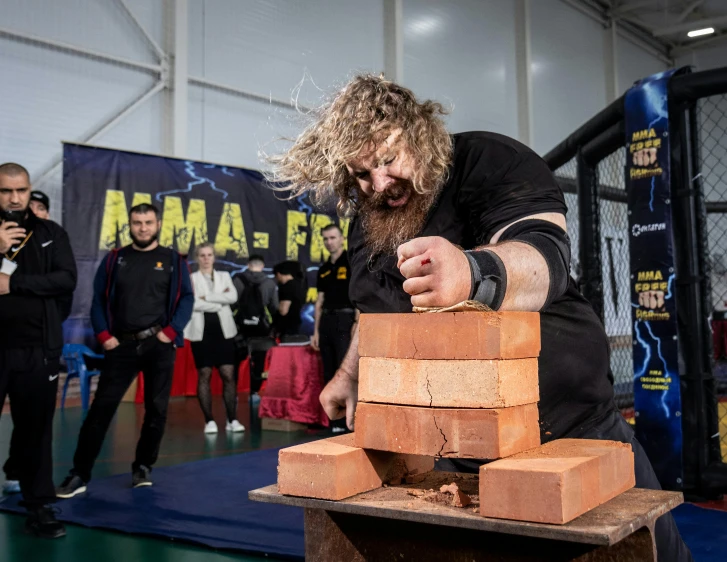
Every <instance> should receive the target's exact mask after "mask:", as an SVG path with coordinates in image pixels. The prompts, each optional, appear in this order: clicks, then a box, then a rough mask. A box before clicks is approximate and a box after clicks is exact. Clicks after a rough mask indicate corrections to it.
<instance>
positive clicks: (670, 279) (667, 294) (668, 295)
mask: <svg viewBox="0 0 727 562" xmlns="http://www.w3.org/2000/svg"><path fill="white" fill-rule="evenodd" d="M675 276H676V274H675V273H672V274H671V275H670V276H669V285H667V289H666V290H667V291H668V292H667V293H666V295H664V300H666V299H670V298H671V283H672V281H674V277H675Z"/></svg>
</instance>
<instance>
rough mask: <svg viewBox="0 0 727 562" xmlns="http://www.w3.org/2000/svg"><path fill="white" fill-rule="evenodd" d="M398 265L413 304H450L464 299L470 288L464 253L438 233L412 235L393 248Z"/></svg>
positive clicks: (468, 265)
mask: <svg viewBox="0 0 727 562" xmlns="http://www.w3.org/2000/svg"><path fill="white" fill-rule="evenodd" d="M396 253H397V256H398V258H399V261H398V263H397V266H398V267H399V271H401V274H402V275H403V276H404V277H406V281H404V290H405V291H406V292H407V293H409V294H410V295H411V304H412V306H422V307H427V306H452V305H453V304H457V303H459V302H462V301H466V300H467V299H468V298H469V296H470V292H471V290H472V274H471V272H470V264H469V261H468V260H467V256H465V255H464V252H462V250H460V249H459V248H458V247H457V246H455V245H454V244H452V243H451V242H449V241H448V240H446V239H444V238H441V237H439V236H428V237H424V238H415V239H414V240H411V241H409V242H407V243H406V244H402V245H401V246H399V248H398V249H397V251H396Z"/></svg>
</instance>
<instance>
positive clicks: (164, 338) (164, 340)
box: [157, 332, 172, 343]
mask: <svg viewBox="0 0 727 562" xmlns="http://www.w3.org/2000/svg"><path fill="white" fill-rule="evenodd" d="M157 339H158V340H159V341H160V342H162V343H172V340H170V339H169V338H168V337H167V335H166V334H165V333H164V332H157Z"/></svg>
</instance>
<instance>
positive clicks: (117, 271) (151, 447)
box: [56, 204, 194, 498]
mask: <svg viewBox="0 0 727 562" xmlns="http://www.w3.org/2000/svg"><path fill="white" fill-rule="evenodd" d="M160 227H161V221H160V220H159V210H158V209H157V208H156V207H154V206H153V205H148V204H141V205H136V206H134V207H132V208H131V210H130V211H129V230H130V233H131V239H132V241H133V242H132V244H131V245H130V246H126V247H124V248H121V249H120V250H112V251H111V252H110V253H109V254H108V255H107V256H106V257H105V258H104V259H103V260H102V261H101V264H100V265H99V268H98V271H97V272H96V277H95V279H94V284H93V303H92V304H91V323H92V324H93V329H94V332H95V334H96V339H98V341H99V342H100V343H101V344H102V345H103V348H104V351H105V356H106V358H105V361H104V368H103V370H102V372H101V376H100V377H99V382H98V388H97V389H96V395H95V396H94V400H93V403H92V404H91V408H90V409H89V411H88V416H86V419H85V420H84V422H83V426H82V427H81V433H80V435H79V437H78V445H77V447H76V453H75V455H74V457H73V468H72V469H71V471H70V473H69V475H68V476H67V477H66V479H65V480H64V481H63V483H62V484H61V485H60V487H59V488H58V489H57V490H56V495H57V496H58V497H59V498H71V497H73V496H75V495H77V494H81V493H83V492H85V491H86V487H87V485H88V482H89V481H90V480H91V471H92V469H93V465H94V462H95V461H96V457H98V453H99V451H100V450H101V445H103V440H104V437H105V435H106V431H107V430H108V427H109V424H110V423H111V419H112V418H113V417H114V414H115V413H116V409H117V408H118V407H119V403H120V402H121V399H122V398H123V396H124V394H125V393H126V391H127V390H128V388H129V386H130V385H131V383H132V382H133V381H134V379H135V378H136V375H137V373H138V372H139V371H142V372H143V373H144V408H145V409H146V412H145V415H144V424H143V425H142V427H141V436H140V437H139V442H138V444H137V447H136V459H135V460H134V463H133V464H132V465H131V470H132V477H131V485H132V486H133V487H134V488H139V487H143V486H151V485H152V480H151V469H152V466H153V465H154V463H155V462H156V460H157V456H158V454H159V445H160V444H161V441H162V436H163V435H164V426H165V425H166V421H167V406H168V405H169V394H170V392H171V389H172V375H173V372H174V360H175V358H176V349H175V346H182V345H184V338H183V332H184V327H185V326H186V325H187V323H188V322H189V320H190V318H191V316H192V307H193V306H194V293H193V291H192V283H191V281H190V277H189V269H188V266H187V262H186V260H184V259H183V258H182V257H181V256H180V255H179V254H178V253H177V252H175V251H174V250H172V249H170V248H163V247H161V246H159V241H158V237H159V229H160Z"/></svg>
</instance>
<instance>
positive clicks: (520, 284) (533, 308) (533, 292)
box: [478, 241, 550, 312]
mask: <svg viewBox="0 0 727 562" xmlns="http://www.w3.org/2000/svg"><path fill="white" fill-rule="evenodd" d="M478 249H479V250H489V251H491V252H493V253H495V254H497V255H498V256H499V257H500V259H501V260H502V263H503V264H504V265H505V271H507V288H506V290H505V299H504V300H503V301H502V305H501V306H500V309H499V310H521V311H530V312H537V311H539V310H540V309H541V308H543V305H544V304H545V300H546V299H547V298H548V289H549V287H550V273H549V272H548V264H547V263H546V261H545V258H544V257H543V255H542V254H541V253H540V252H539V251H538V250H536V249H535V248H533V247H532V246H530V245H529V244H525V243H523V242H515V241H510V242H503V243H501V244H495V245H492V246H482V247H481V248H478Z"/></svg>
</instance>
